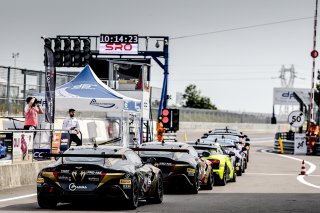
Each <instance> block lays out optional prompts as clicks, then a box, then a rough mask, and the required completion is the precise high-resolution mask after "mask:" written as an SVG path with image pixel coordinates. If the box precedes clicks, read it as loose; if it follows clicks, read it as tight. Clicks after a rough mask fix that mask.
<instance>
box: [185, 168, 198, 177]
mask: <svg viewBox="0 0 320 213" xmlns="http://www.w3.org/2000/svg"><path fill="white" fill-rule="evenodd" d="M187 172H188V176H194V173H196V170H195V169H193V168H187Z"/></svg>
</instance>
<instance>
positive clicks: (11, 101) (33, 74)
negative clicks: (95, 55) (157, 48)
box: [0, 66, 281, 123]
mask: <svg viewBox="0 0 320 213" xmlns="http://www.w3.org/2000/svg"><path fill="white" fill-rule="evenodd" d="M74 75H75V73H74V74H65V73H57V80H56V85H57V86H60V85H62V84H65V83H67V82H68V81H70V80H71V79H72V78H73V77H74ZM44 90H45V73H44V71H39V70H28V69H19V68H12V67H5V66H0V116H21V115H23V107H24V105H25V99H26V97H28V96H29V95H31V94H35V93H40V92H44ZM179 109H180V121H187V122H188V121H190V122H224V123H270V121H271V114H266V113H246V112H243V113H241V112H230V111H222V110H204V109H191V108H179ZM157 110H158V109H152V115H153V120H156V119H157V116H158V115H157ZM63 115H64V114H63ZM278 122H279V121H278ZM280 123H281V121H280Z"/></svg>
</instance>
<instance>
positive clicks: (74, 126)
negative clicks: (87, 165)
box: [62, 109, 82, 146]
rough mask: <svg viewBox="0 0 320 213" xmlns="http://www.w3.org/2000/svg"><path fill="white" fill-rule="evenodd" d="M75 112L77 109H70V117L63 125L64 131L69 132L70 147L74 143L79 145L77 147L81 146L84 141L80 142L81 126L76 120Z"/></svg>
mask: <svg viewBox="0 0 320 213" xmlns="http://www.w3.org/2000/svg"><path fill="white" fill-rule="evenodd" d="M75 111H76V110H75V109H69V116H67V117H66V118H65V119H64V121H63V124H62V129H63V130H69V133H70V145H71V143H72V141H73V142H75V143H76V144H77V146H81V145H82V141H81V140H80V138H79V137H78V135H77V134H79V133H80V125H79V122H78V120H77V118H75Z"/></svg>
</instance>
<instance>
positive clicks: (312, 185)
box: [261, 149, 320, 189]
mask: <svg viewBox="0 0 320 213" xmlns="http://www.w3.org/2000/svg"><path fill="white" fill-rule="evenodd" d="M261 152H263V153H265V154H270V155H272V154H273V155H277V156H281V157H284V158H289V159H291V160H296V161H300V162H302V160H301V159H299V158H295V157H291V156H287V155H279V154H275V153H270V152H267V151H266V149H264V150H261ZM304 162H305V163H306V164H308V165H309V166H310V168H309V169H308V171H307V172H306V174H307V175H309V176H314V175H310V174H311V173H313V172H314V171H315V170H316V169H317V166H316V165H314V164H313V163H311V162H309V161H306V160H305V161H304ZM304 177H305V176H304V175H298V176H297V180H298V181H299V182H300V183H302V184H305V185H307V186H310V187H313V188H316V189H320V186H317V185H314V184H312V183H309V182H308V181H306V180H305V179H304Z"/></svg>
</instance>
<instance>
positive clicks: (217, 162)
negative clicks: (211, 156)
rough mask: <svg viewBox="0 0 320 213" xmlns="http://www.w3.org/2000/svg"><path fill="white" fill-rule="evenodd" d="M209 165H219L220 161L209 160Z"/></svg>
mask: <svg viewBox="0 0 320 213" xmlns="http://www.w3.org/2000/svg"><path fill="white" fill-rule="evenodd" d="M209 161H210V162H211V163H215V164H220V160H209Z"/></svg>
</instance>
